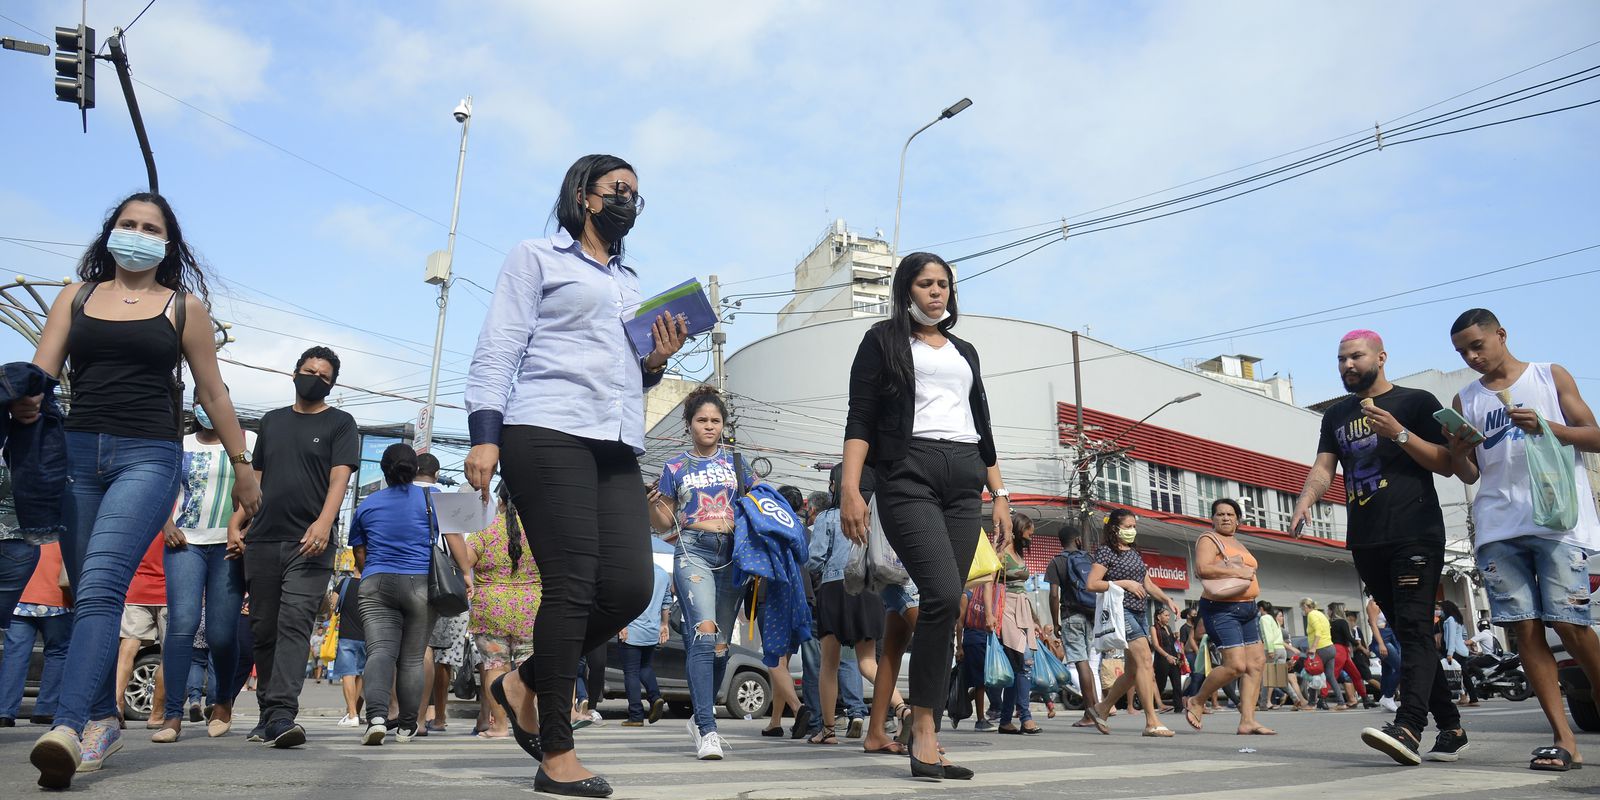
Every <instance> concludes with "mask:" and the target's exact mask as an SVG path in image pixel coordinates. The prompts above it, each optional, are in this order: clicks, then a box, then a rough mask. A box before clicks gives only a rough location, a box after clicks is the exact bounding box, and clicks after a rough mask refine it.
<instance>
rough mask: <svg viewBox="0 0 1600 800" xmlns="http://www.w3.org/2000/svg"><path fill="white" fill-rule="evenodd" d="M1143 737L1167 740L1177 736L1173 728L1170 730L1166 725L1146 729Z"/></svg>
mask: <svg viewBox="0 0 1600 800" xmlns="http://www.w3.org/2000/svg"><path fill="white" fill-rule="evenodd" d="M1143 735H1145V736H1149V737H1151V738H1152V739H1166V738H1168V737H1171V736H1174V735H1176V734H1174V733H1173V732H1172V729H1171V728H1168V727H1167V726H1165V725H1157V726H1155V727H1153V728H1145V729H1144V734H1143Z"/></svg>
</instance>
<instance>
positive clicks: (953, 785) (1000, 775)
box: [415, 754, 1285, 800]
mask: <svg viewBox="0 0 1600 800" xmlns="http://www.w3.org/2000/svg"><path fill="white" fill-rule="evenodd" d="M997 755H998V754H997ZM981 760H982V759H970V758H964V759H963V761H975V762H976V761H981ZM732 763H735V762H727V763H726V764H722V765H707V764H702V763H700V762H697V761H691V762H688V763H687V764H686V765H682V766H686V767H687V769H679V768H678V767H679V766H680V765H672V766H673V769H670V770H668V769H663V768H662V767H663V766H665V765H654V766H652V765H642V764H641V765H635V766H638V767H640V769H638V770H631V771H629V772H628V773H624V772H622V771H620V770H618V769H617V768H616V767H607V766H603V765H597V770H596V771H597V772H600V773H601V774H608V773H609V774H647V775H648V774H665V773H669V772H689V771H693V772H696V773H697V774H702V775H703V774H706V773H715V772H718V771H719V770H720V767H722V766H728V765H729V764H732ZM862 764H863V765H870V764H877V765H879V766H878V768H877V769H876V770H874V772H881V773H882V774H893V773H898V776H897V777H892V778H888V777H885V778H862V777H857V778H838V779H821V780H807V781H804V782H803V783H798V784H797V783H796V782H795V781H794V779H793V778H781V779H773V780H748V779H747V780H734V781H726V782H714V783H693V784H685V783H676V782H674V783H670V784H667V785H654V786H630V785H621V786H617V787H616V788H617V793H616V794H615V795H613V797H615V798H616V800H683V798H686V797H689V798H695V800H741V799H743V800H761V798H766V797H774V798H776V797H782V798H785V799H786V800H788V799H789V798H804V797H835V796H839V795H841V794H848V795H851V796H861V795H880V794H899V793H904V792H907V791H916V792H917V793H919V794H920V793H923V792H933V791H940V790H965V791H969V792H970V791H971V790H973V789H989V788H1006V787H1014V786H1031V785H1036V784H1047V783H1055V782H1058V781H1090V780H1132V779H1139V778H1149V777H1161V776H1167V775H1179V774H1191V773H1192V774H1201V773H1213V772H1225V771H1229V770H1235V769H1250V768H1262V767H1266V768H1273V767H1281V766H1285V765H1284V764H1282V763H1275V762H1269V761H1250V762H1247V763H1246V762H1223V761H1217V760H1215V759H1206V760H1197V761H1176V762H1159V761H1157V762H1140V763H1133V764H1102V765H1095V766H1086V767H1078V768H1070V769H1042V770H1041V769H1026V770H1013V771H1006V770H998V769H997V770H992V771H989V770H979V771H978V774H977V775H976V776H974V778H973V779H972V780H970V781H945V782H942V783H932V782H913V781H912V780H910V778H909V772H908V767H907V766H906V764H905V762H903V761H898V762H897V761H894V760H891V759H887V758H885V759H882V760H881V761H863V762H862ZM619 766H620V765H619ZM644 767H650V768H649V769H644ZM415 772H418V773H421V774H426V775H431V776H434V777H438V778H444V779H447V780H451V781H461V780H472V779H478V780H481V779H484V778H516V779H523V780H526V779H527V778H528V770H527V769H526V768H523V769H516V770H510V769H501V768H492V767H491V768H485V769H443V770H433V769H424V770H416V771H415ZM1275 791H1276V792H1278V795H1275V796H1281V794H1282V789H1281V788H1278V789H1276V790H1275Z"/></svg>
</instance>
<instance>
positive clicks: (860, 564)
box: [844, 542, 871, 594]
mask: <svg viewBox="0 0 1600 800" xmlns="http://www.w3.org/2000/svg"><path fill="white" fill-rule="evenodd" d="M868 572H869V570H868V566H867V546H866V545H864V544H858V543H856V542H851V543H850V555H849V557H848V558H846V559H845V562H844V590H845V592H846V593H848V594H861V593H862V592H863V591H866V589H867V584H868V582H869V580H870V578H871V576H870V575H868Z"/></svg>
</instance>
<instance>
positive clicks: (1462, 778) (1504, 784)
mask: <svg viewBox="0 0 1600 800" xmlns="http://www.w3.org/2000/svg"><path fill="white" fill-rule="evenodd" d="M1402 769H1403V768H1399V767H1396V768H1395V770H1393V771H1390V772H1386V773H1385V774H1384V776H1383V777H1382V778H1381V779H1378V780H1370V781H1357V780H1350V779H1349V778H1340V779H1339V780H1337V781H1328V782H1325V783H1312V784H1305V783H1301V784H1296V785H1295V787H1294V793H1295V794H1297V795H1300V796H1302V797H1319V796H1326V797H1337V798H1339V800H1393V798H1396V797H1408V798H1409V797H1436V796H1439V795H1447V796H1454V795H1458V794H1466V793H1469V792H1504V791H1506V790H1510V789H1521V788H1525V787H1528V786H1533V785H1536V784H1541V783H1549V782H1550V781H1553V780H1555V779H1556V775H1557V774H1558V773H1552V772H1531V771H1528V770H1523V771H1520V772H1511V771H1506V772H1491V771H1489V770H1463V769H1458V768H1455V767H1450V766H1442V767H1425V768H1424V767H1412V768H1409V769H1405V770H1404V771H1403V772H1402V771H1401V770H1402ZM1283 796H1284V788H1283V787H1282V786H1262V787H1258V788H1254V789H1218V790H1216V791H1212V792H1202V793H1198V794H1186V795H1184V797H1185V798H1187V800H1280V799H1281V798H1282V797H1283ZM1127 800H1171V796H1170V795H1166V796H1153V797H1144V798H1128V799H1127Z"/></svg>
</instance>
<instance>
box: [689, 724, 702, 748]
mask: <svg viewBox="0 0 1600 800" xmlns="http://www.w3.org/2000/svg"><path fill="white" fill-rule="evenodd" d="M689 736H690V738H692V739H694V749H695V750H697V751H698V750H699V749H700V726H699V725H696V724H694V720H693V719H692V718H691V719H690V720H689Z"/></svg>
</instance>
